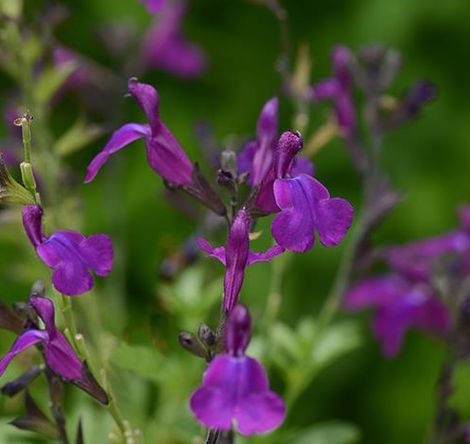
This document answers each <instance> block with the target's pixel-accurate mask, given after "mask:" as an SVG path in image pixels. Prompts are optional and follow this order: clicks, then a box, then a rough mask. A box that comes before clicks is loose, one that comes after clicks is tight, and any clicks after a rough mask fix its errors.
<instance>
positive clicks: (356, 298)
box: [344, 274, 450, 357]
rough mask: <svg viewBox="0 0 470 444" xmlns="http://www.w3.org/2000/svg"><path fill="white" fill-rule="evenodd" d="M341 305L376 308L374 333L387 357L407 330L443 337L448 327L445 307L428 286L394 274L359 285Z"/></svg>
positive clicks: (392, 354)
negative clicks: (424, 331)
mask: <svg viewBox="0 0 470 444" xmlns="http://www.w3.org/2000/svg"><path fill="white" fill-rule="evenodd" d="M344 305H345V308H346V309H348V310H351V311H355V310H361V309H364V308H370V307H371V308H375V309H376V314H375V319H374V333H375V335H376V336H377V338H378V339H379V341H380V343H381V345H382V350H383V353H384V354H385V355H386V356H388V357H393V356H395V355H396V354H397V353H398V351H399V350H400V346H401V344H402V342H403V337H404V335H405V333H406V330H408V329H409V328H413V327H414V328H418V329H422V330H426V331H430V332H435V333H437V334H444V333H445V332H446V331H447V330H448V328H449V326H450V319H449V315H448V312H447V309H446V307H445V306H444V304H443V303H442V302H441V301H440V300H439V299H438V298H437V296H436V295H435V294H434V292H433V291H432V289H431V287H430V286H429V285H427V284H425V283H423V282H416V281H412V280H407V279H405V278H404V277H402V276H399V275H396V274H388V275H384V276H379V277H375V278H370V279H366V280H364V281H362V282H359V283H358V284H357V285H355V286H353V287H352V288H351V289H350V290H349V291H348V293H347V294H346V296H345V299H344Z"/></svg>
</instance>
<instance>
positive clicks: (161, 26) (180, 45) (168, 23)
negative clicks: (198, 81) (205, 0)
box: [143, 0, 207, 79]
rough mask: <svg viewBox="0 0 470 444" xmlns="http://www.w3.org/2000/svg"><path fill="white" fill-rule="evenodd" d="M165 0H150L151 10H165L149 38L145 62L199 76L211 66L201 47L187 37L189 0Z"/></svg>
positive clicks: (148, 2) (145, 50)
mask: <svg viewBox="0 0 470 444" xmlns="http://www.w3.org/2000/svg"><path fill="white" fill-rule="evenodd" d="M157 3H158V4H157ZM162 3H164V2H163V1H160V2H158V1H153V2H150V1H148V0H147V5H148V7H149V11H150V12H155V11H156V10H157V8H158V9H161V11H160V14H159V16H158V17H157V18H156V19H155V23H154V24H153V25H152V27H151V28H150V30H149V32H148V34H147V36H146V38H145V42H144V48H143V51H144V58H145V61H146V62H147V63H148V64H149V65H151V66H153V67H154V68H157V69H160V70H163V71H167V72H169V73H171V74H174V75H176V76H178V77H181V78H184V79H193V78H196V77H199V76H200V75H202V74H203V73H204V72H205V70H206V68H207V58H206V55H205V54H204V52H203V51H202V50H201V49H200V48H199V47H198V46H196V45H194V44H193V43H191V42H189V41H188V40H186V38H185V37H184V36H183V33H182V31H181V26H182V21H183V18H184V16H185V13H186V3H185V2H184V1H176V2H167V3H166V4H163V5H162ZM162 6H163V8H161V7H162ZM151 8H152V9H153V11H152V10H151Z"/></svg>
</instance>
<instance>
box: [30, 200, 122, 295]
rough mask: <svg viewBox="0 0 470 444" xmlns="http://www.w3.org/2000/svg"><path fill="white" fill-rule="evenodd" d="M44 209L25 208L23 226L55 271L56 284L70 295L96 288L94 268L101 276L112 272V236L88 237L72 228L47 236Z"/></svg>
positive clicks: (56, 286) (62, 291)
mask: <svg viewBox="0 0 470 444" xmlns="http://www.w3.org/2000/svg"><path fill="white" fill-rule="evenodd" d="M42 216H43V210H42V208H41V207H40V206H39V205H26V206H24V207H23V226H24V229H25V231H26V234H27V235H28V237H29V240H30V241H31V243H32V244H33V246H34V248H35V250H36V253H37V254H38V256H39V257H40V258H41V260H42V261H43V262H44V263H45V264H46V265H47V266H48V267H50V268H52V269H53V270H54V272H53V274H52V283H53V285H54V287H55V288H56V289H57V290H58V291H60V292H61V293H63V294H65V295H67V296H76V295H79V294H82V293H85V292H87V291H89V290H91V289H92V288H93V277H92V275H91V273H90V270H91V271H93V272H94V273H95V274H97V275H98V276H106V275H108V274H109V273H110V271H111V268H112V264H113V246H112V242H111V239H110V238H109V237H108V236H106V235H104V234H94V235H92V236H89V237H85V236H83V235H82V234H80V233H78V232H76V231H71V230H60V231H56V232H55V233H54V234H52V235H51V236H49V237H46V236H45V235H44V234H43V231H42Z"/></svg>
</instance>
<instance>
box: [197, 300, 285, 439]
mask: <svg viewBox="0 0 470 444" xmlns="http://www.w3.org/2000/svg"><path fill="white" fill-rule="evenodd" d="M250 335H251V321H250V315H249V313H248V310H247V309H246V308H245V307H244V306H242V305H237V306H236V307H235V308H234V309H233V311H232V314H231V315H230V318H229V320H228V324H227V334H226V346H225V354H223V355H219V356H217V357H216V358H215V359H214V360H213V361H212V362H211V363H210V364H209V367H208V368H207V370H206V372H205V374H204V379H203V384H202V387H200V388H198V389H197V390H196V391H195V392H194V393H193V395H192V397H191V401H190V407H191V410H192V412H193V414H194V416H195V417H196V418H197V419H198V421H199V422H201V423H202V424H204V425H205V426H206V427H210V428H214V429H218V430H230V429H231V428H232V425H233V424H234V423H235V425H236V427H237V429H238V431H239V432H240V433H241V434H242V435H245V436H249V435H252V434H254V433H267V432H270V431H271V430H274V429H275V428H276V427H278V426H279V425H280V424H281V423H282V421H283V420H284V417H285V414H286V408H285V405H284V401H283V400H282V399H281V398H280V397H279V396H278V395H277V394H276V393H274V392H272V391H270V390H269V382H268V378H267V375H266V372H265V370H264V369H263V367H262V366H261V364H260V363H259V362H258V361H256V360H255V359H253V358H249V357H248V356H246V355H245V351H246V348H247V346H248V343H249V342H250Z"/></svg>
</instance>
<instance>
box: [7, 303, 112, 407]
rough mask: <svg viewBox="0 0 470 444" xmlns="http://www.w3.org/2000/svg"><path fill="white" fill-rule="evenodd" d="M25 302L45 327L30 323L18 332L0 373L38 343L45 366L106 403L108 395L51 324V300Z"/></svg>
mask: <svg viewBox="0 0 470 444" xmlns="http://www.w3.org/2000/svg"><path fill="white" fill-rule="evenodd" d="M29 305H30V306H31V307H32V308H33V310H34V311H35V312H36V314H37V315H38V316H39V317H40V318H41V320H42V321H43V322H44V326H45V329H44V330H40V329H39V328H38V327H37V326H36V325H34V324H33V323H32V322H29V323H28V327H27V328H26V330H25V331H24V332H23V333H21V334H20V335H19V336H18V338H17V339H16V341H15V342H14V344H13V346H12V347H11V349H10V350H9V351H8V353H7V354H6V355H5V356H4V357H3V358H2V359H0V376H1V375H2V374H3V373H4V372H5V370H6V368H7V367H8V365H9V364H10V362H11V360H12V359H13V358H14V357H15V356H16V355H18V354H19V353H21V352H22V351H24V350H26V349H27V348H29V347H31V346H33V345H38V344H41V345H42V347H43V354H44V359H45V361H46V364H47V366H48V367H49V368H50V369H51V370H52V371H53V372H54V373H56V374H57V375H58V376H60V377H62V378H63V379H64V380H66V381H69V382H72V383H73V384H76V385H77V386H78V387H80V388H82V389H83V390H85V391H86V392H88V393H89V394H90V395H92V396H93V397H95V398H96V399H98V400H99V401H100V402H102V403H104V404H106V403H107V402H108V398H107V396H106V393H105V392H104V391H103V389H102V388H101V387H100V386H99V385H98V384H97V382H96V381H95V380H94V378H93V377H92V376H91V375H90V373H89V372H88V369H87V367H86V366H85V365H84V364H83V363H82V362H81V361H80V359H79V357H78V356H77V354H76V353H75V351H74V349H73V348H72V346H71V345H70V344H69V343H68V342H67V339H65V336H64V335H63V334H62V333H61V332H60V330H59V329H58V328H57V327H56V325H55V320H54V317H55V311H54V305H53V303H52V301H51V300H49V299H47V298H43V297H39V296H33V297H31V298H30V300H29Z"/></svg>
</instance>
